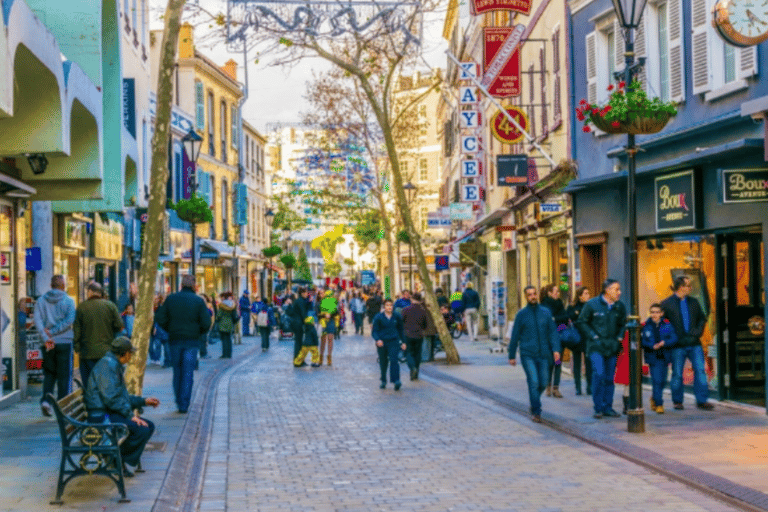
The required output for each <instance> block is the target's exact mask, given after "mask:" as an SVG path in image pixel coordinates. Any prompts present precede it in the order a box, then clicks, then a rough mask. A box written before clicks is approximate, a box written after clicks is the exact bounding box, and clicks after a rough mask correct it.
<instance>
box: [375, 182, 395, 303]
mask: <svg viewBox="0 0 768 512" xmlns="http://www.w3.org/2000/svg"><path fill="white" fill-rule="evenodd" d="M377 199H378V202H379V211H380V212H381V221H382V222H383V223H384V233H385V235H384V238H385V239H386V240H387V263H388V266H389V272H388V274H389V283H390V286H394V283H395V254H394V248H393V247H392V238H391V233H392V223H391V222H390V221H389V216H388V215H387V207H386V205H385V204H384V194H382V193H381V189H380V188H379V192H378V198H377ZM381 269H382V273H381V276H382V277H381V289H382V291H384V282H385V279H384V272H383V270H384V265H383V264H382V265H381Z"/></svg>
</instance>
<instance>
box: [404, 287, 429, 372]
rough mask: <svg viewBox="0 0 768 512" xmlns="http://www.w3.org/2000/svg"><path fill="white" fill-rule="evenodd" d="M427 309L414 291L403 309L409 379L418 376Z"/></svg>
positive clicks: (419, 295)
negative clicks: (409, 301) (409, 302)
mask: <svg viewBox="0 0 768 512" xmlns="http://www.w3.org/2000/svg"><path fill="white" fill-rule="evenodd" d="M427 316H428V314H427V310H426V308H425V307H424V305H423V304H422V303H421V294H420V293H418V292H417V293H414V294H413V299H412V301H411V305H410V306H408V307H406V308H405V309H403V332H404V334H405V344H406V346H407V347H408V348H407V351H406V354H405V357H406V359H407V361H408V368H410V370H411V380H417V379H418V378H419V365H421V347H422V344H423V343H424V332H425V331H426V329H427Z"/></svg>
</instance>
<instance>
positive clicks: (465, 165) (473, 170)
mask: <svg viewBox="0 0 768 512" xmlns="http://www.w3.org/2000/svg"><path fill="white" fill-rule="evenodd" d="M478 176H480V162H478V161H477V160H464V161H463V162H461V177H462V178H477V177H478Z"/></svg>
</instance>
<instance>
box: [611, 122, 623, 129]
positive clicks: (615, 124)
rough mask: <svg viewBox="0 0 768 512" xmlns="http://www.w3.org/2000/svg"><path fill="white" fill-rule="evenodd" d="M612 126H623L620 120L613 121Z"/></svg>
mask: <svg viewBox="0 0 768 512" xmlns="http://www.w3.org/2000/svg"><path fill="white" fill-rule="evenodd" d="M611 126H613V127H614V128H618V127H619V126H621V123H620V122H618V121H614V122H612V123H611Z"/></svg>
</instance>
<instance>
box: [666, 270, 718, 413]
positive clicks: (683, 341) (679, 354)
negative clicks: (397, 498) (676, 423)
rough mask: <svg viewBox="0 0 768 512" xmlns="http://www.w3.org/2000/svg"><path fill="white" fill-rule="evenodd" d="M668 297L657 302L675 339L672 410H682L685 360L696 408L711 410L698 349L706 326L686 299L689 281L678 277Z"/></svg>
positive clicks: (702, 316) (700, 313) (697, 306)
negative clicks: (689, 371) (668, 322)
mask: <svg viewBox="0 0 768 512" xmlns="http://www.w3.org/2000/svg"><path fill="white" fill-rule="evenodd" d="M672 292H673V293H672V295H670V296H669V297H667V298H666V299H664V300H663V301H662V302H661V307H662V309H663V310H664V316H665V317H666V318H667V319H668V320H669V321H670V323H671V324H672V327H674V329H675V334H676V335H677V344H676V345H675V348H674V349H673V350H672V382H671V383H670V386H669V387H670V388H671V390H672V403H673V407H674V408H675V409H678V410H682V409H683V367H684V366H685V360H686V359H688V360H690V361H691V366H692V367H693V394H694V395H695V396H696V407H698V408H699V409H702V410H704V411H711V410H712V409H714V408H715V406H714V405H712V404H711V403H709V402H708V401H707V400H708V399H709V386H708V385H707V373H706V371H705V370H704V349H702V347H701V339H700V338H701V335H702V334H703V333H704V326H705V325H706V324H707V317H706V315H705V314H704V310H702V309H701V304H699V301H698V300H696V299H695V298H693V297H691V296H690V293H691V278H690V277H687V276H678V277H676V278H675V281H674V282H673V283H672Z"/></svg>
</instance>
